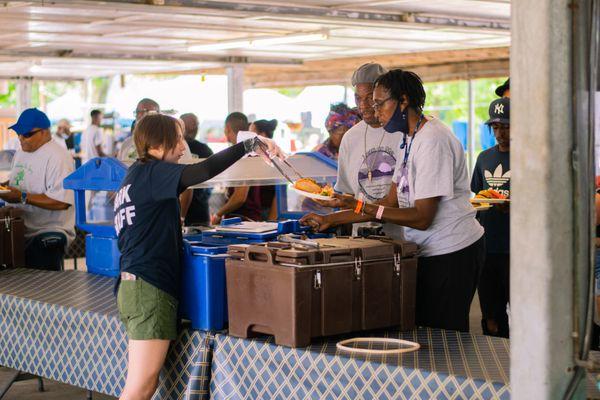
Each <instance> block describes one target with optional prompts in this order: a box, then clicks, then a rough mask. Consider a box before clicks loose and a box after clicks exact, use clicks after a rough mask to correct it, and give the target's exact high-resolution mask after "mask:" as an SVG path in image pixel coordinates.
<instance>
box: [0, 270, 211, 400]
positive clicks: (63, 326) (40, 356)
mask: <svg viewBox="0 0 600 400" xmlns="http://www.w3.org/2000/svg"><path fill="white" fill-rule="evenodd" d="M113 287H114V280H113V279H110V278H105V277H101V276H97V275H93V274H88V273H85V272H78V271H65V272H44V271H36V270H27V269H17V270H6V271H2V272H0V365H3V366H5V367H9V368H14V369H17V370H20V371H24V372H29V373H32V374H35V375H39V376H42V377H44V378H48V379H53V380H56V381H59V382H64V383H67V384H70V385H74V386H78V387H81V388H84V389H88V390H93V391H95V392H100V393H105V394H109V395H112V396H118V395H119V394H120V393H121V390H122V389H123V386H124V385H125V376H126V374H127V335H126V333H125V330H124V328H123V326H122V324H121V322H120V320H119V317H118V312H117V307H116V300H115V296H114V294H113ZM211 348H212V337H211V336H209V335H208V334H206V333H204V332H198V331H191V330H183V331H182V332H181V333H180V335H179V338H178V339H177V341H176V342H175V343H174V344H173V346H172V347H171V349H170V351H169V355H168V356H167V361H166V363H165V367H164V368H163V371H162V374H161V380H160V383H159V388H158V390H157V393H156V395H155V396H154V399H208V398H209V393H208V389H209V381H210V364H211Z"/></svg>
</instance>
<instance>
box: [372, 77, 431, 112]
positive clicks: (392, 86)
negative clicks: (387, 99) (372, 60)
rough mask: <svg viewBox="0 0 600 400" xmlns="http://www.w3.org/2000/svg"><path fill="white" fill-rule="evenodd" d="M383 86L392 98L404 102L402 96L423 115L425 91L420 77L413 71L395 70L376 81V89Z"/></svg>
mask: <svg viewBox="0 0 600 400" xmlns="http://www.w3.org/2000/svg"><path fill="white" fill-rule="evenodd" d="M377 86H381V87H383V88H385V89H387V90H388V91H389V92H390V96H392V98H393V99H395V100H397V101H398V102H402V96H406V97H407V99H408V106H409V107H412V108H414V109H415V110H416V111H417V112H419V113H422V112H423V107H424V106H425V97H426V95H425V89H424V88H423V81H422V80H421V78H420V77H419V75H417V74H415V73H414V72H411V71H404V70H402V69H393V70H391V71H389V72H386V73H385V74H383V75H381V76H380V77H379V78H377V79H376V80H375V87H377Z"/></svg>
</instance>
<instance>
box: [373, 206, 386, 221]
mask: <svg viewBox="0 0 600 400" xmlns="http://www.w3.org/2000/svg"><path fill="white" fill-rule="evenodd" d="M383 210H385V207H384V206H379V207H377V214H375V218H377V219H381V217H383Z"/></svg>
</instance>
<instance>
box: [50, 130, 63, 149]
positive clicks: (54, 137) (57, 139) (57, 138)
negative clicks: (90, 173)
mask: <svg viewBox="0 0 600 400" xmlns="http://www.w3.org/2000/svg"><path fill="white" fill-rule="evenodd" d="M52 140H54V141H55V142H56V143H58V145H59V146H60V147H62V148H63V149H65V150H67V142H66V140H65V138H63V137H62V136H60V135H57V134H56V133H55V134H53V135H52Z"/></svg>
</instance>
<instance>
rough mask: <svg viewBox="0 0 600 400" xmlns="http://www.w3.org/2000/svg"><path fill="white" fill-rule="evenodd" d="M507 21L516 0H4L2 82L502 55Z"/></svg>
mask: <svg viewBox="0 0 600 400" xmlns="http://www.w3.org/2000/svg"><path fill="white" fill-rule="evenodd" d="M509 19H510V2H509V1H508V0H506V1H504V0H446V1H439V0H395V1H390V0H386V1H364V0H306V1H297V2H293V3H291V2H285V1H258V0H242V1H227V0H221V1H196V0H133V1H126V0H109V1H79V0H75V1H66V0H65V1H61V0H56V1H47V0H45V1H43V0H38V1H4V2H2V1H0V77H5V78H6V77H18V76H27V77H35V78H43V79H48V78H50V79H51V78H57V79H63V78H86V77H92V76H106V75H115V74H128V73H158V72H165V71H169V72H183V71H199V70H208V69H211V68H219V67H223V66H229V65H234V64H245V65H253V66H264V67H271V66H280V67H282V68H288V67H289V68H291V69H293V68H294V67H298V66H302V65H305V64H307V63H309V62H318V61H323V60H340V59H345V58H356V57H383V56H390V55H402V54H411V55H412V54H414V53H417V52H429V53H431V52H436V51H447V50H460V49H478V48H490V47H493V48H498V47H500V48H502V47H506V46H508V45H509V44H510V26H509ZM307 35H308V36H307ZM311 35H312V36H311ZM282 38H283V39H282ZM433 54H435V53H433ZM442 61H443V60H440V62H442Z"/></svg>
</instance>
